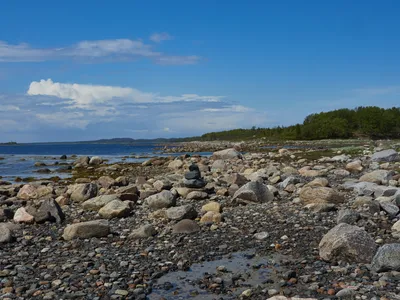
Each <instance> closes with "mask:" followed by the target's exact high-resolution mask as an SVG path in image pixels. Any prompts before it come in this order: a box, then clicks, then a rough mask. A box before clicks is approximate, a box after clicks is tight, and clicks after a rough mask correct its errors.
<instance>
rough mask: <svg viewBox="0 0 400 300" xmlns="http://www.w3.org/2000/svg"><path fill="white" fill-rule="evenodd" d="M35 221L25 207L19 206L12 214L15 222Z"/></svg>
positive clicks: (28, 222)
mask: <svg viewBox="0 0 400 300" xmlns="http://www.w3.org/2000/svg"><path fill="white" fill-rule="evenodd" d="M34 221H35V217H34V216H32V215H31V214H29V213H28V212H27V211H26V210H25V207H20V208H18V209H17V211H16V212H15V214H14V222H15V223H27V224H30V223H33V222H34Z"/></svg>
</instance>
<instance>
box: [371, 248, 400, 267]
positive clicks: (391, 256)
mask: <svg viewBox="0 0 400 300" xmlns="http://www.w3.org/2000/svg"><path fill="white" fill-rule="evenodd" d="M371 265H372V269H373V270H374V271H375V272H387V271H400V244H387V245H383V246H382V247H380V248H379V249H378V251H377V252H376V254H375V256H374V258H373V259H372V263H371Z"/></svg>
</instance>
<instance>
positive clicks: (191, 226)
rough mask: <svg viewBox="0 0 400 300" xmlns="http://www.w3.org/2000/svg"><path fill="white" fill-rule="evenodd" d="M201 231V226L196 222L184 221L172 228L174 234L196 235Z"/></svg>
mask: <svg viewBox="0 0 400 300" xmlns="http://www.w3.org/2000/svg"><path fill="white" fill-rule="evenodd" d="M198 231H200V227H199V225H197V223H196V222H195V221H192V220H188V219H184V220H182V221H180V222H178V223H177V224H175V225H174V227H173V228H172V233H194V232H198Z"/></svg>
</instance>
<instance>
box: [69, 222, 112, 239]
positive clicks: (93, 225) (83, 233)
mask: <svg viewBox="0 0 400 300" xmlns="http://www.w3.org/2000/svg"><path fill="white" fill-rule="evenodd" d="M109 233H110V226H109V224H108V221H107V220H95V221H88V222H81V223H75V224H71V225H68V226H67V227H66V228H65V229H64V234H63V238H64V239H65V240H71V239H73V238H82V239H87V238H91V237H105V236H107V235H108V234H109Z"/></svg>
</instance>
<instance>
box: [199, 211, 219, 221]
mask: <svg viewBox="0 0 400 300" xmlns="http://www.w3.org/2000/svg"><path fill="white" fill-rule="evenodd" d="M221 221H222V215H221V214H220V213H219V212H215V211H208V212H206V213H205V214H204V215H203V216H202V217H201V219H200V223H221Z"/></svg>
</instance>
